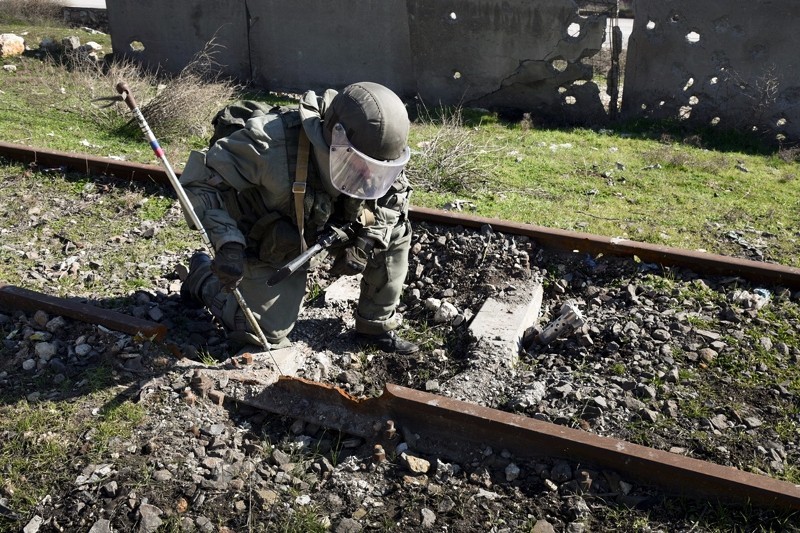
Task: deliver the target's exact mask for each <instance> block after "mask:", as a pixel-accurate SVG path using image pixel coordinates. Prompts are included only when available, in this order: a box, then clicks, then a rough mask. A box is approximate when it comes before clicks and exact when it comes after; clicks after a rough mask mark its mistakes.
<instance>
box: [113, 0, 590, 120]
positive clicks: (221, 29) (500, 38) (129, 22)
mask: <svg viewBox="0 0 800 533" xmlns="http://www.w3.org/2000/svg"><path fill="white" fill-rule="evenodd" d="M107 9H108V14H109V22H110V25H111V34H112V41H113V46H114V50H115V53H123V52H124V53H127V55H130V56H132V57H135V58H136V59H138V60H140V61H143V62H145V63H146V64H148V65H150V66H155V65H160V67H161V68H164V69H166V70H167V71H171V72H176V71H179V70H180V69H181V68H182V67H183V66H184V65H185V64H186V63H187V62H188V61H189V60H190V59H191V57H192V56H193V55H194V54H195V53H196V52H197V51H198V50H200V49H201V48H202V47H203V44H204V43H205V42H206V41H207V40H208V39H210V38H211V36H212V35H216V42H217V43H218V44H221V45H223V46H224V47H225V48H224V50H223V52H222V53H220V54H219V56H218V57H217V60H218V61H219V62H220V63H221V64H222V65H224V71H225V72H226V73H228V74H231V75H233V76H235V77H237V78H239V79H242V80H249V81H253V82H254V83H255V84H256V85H257V86H260V87H262V88H266V89H270V90H276V91H290V92H300V91H304V90H306V89H314V90H322V89H325V88H328V87H333V88H341V87H344V86H345V85H347V84H348V83H351V82H354V81H361V80H365V79H369V80H372V81H377V82H380V83H384V84H385V85H387V86H389V87H391V88H392V89H393V90H395V91H396V92H397V93H398V94H400V95H401V96H404V97H420V98H421V99H422V100H423V101H424V102H426V103H428V104H430V105H431V106H435V105H438V104H440V103H441V104H459V103H462V104H465V105H473V106H485V107H507V108H514V109H522V110H526V111H534V112H538V113H540V114H547V115H548V116H556V117H565V116H575V115H578V114H579V113H578V111H577V110H578V108H579V107H581V108H583V109H584V112H586V110H587V109H588V110H591V111H592V112H594V113H598V112H599V114H600V115H602V114H603V113H602V106H601V104H600V99H599V95H598V90H597V88H596V87H595V86H594V85H593V84H591V83H583V82H586V81H587V80H589V79H591V76H592V72H591V68H589V67H588V66H586V65H584V64H582V61H581V60H582V59H583V58H584V57H587V56H590V55H592V54H594V53H596V52H597V51H598V50H599V49H600V46H601V43H602V41H603V34H604V27H605V20H606V19H605V17H604V16H602V15H591V16H587V17H580V16H579V15H578V6H577V4H576V2H575V1H574V0H504V1H501V2H498V1H496V0H491V1H490V0H356V1H353V0H350V1H345V0H295V1H285V0H283V1H280V0H220V1H218V2H213V3H212V2H202V1H200V0H184V1H182V2H174V3H173V2H156V1H155V0H107ZM132 42H137V43H142V44H143V45H144V50H143V51H142V52H139V53H132V52H129V50H130V47H129V45H130V44H131V43H132ZM575 82H578V84H576V83H575ZM576 100H577V101H579V102H580V104H581V105H575V103H576Z"/></svg>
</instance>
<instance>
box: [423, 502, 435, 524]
mask: <svg viewBox="0 0 800 533" xmlns="http://www.w3.org/2000/svg"><path fill="white" fill-rule="evenodd" d="M434 523H436V514H435V513H434V512H433V511H431V510H430V509H428V508H427V507H423V508H422V527H423V528H424V529H430V528H432V527H433V524H434Z"/></svg>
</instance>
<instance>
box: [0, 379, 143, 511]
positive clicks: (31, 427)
mask: <svg viewBox="0 0 800 533" xmlns="http://www.w3.org/2000/svg"><path fill="white" fill-rule="evenodd" d="M109 395H110V394H109V392H108V391H104V392H96V393H93V394H88V395H86V396H83V397H81V398H80V399H79V400H78V401H58V402H50V401H46V402H38V403H29V402H27V401H25V400H19V401H17V402H15V403H10V404H2V405H0V435H2V436H3V438H0V472H2V473H3V483H4V493H5V494H6V495H8V496H9V502H8V506H9V507H10V508H12V509H14V510H15V511H16V512H17V513H19V514H21V515H23V516H24V515H25V514H27V513H28V512H29V511H30V510H31V509H32V508H33V506H35V505H36V504H37V503H38V502H39V501H41V499H42V498H43V497H44V496H45V495H47V494H48V493H49V492H50V491H51V490H54V487H57V486H60V485H63V484H68V483H72V482H73V481H74V478H75V475H76V474H75V472H74V471H73V470H72V462H71V461H70V460H69V458H70V457H73V456H74V455H75V453H76V452H77V451H78V449H79V448H81V447H82V446H85V445H86V444H87V443H88V446H89V449H88V450H87V453H88V455H87V457H88V458H89V459H90V460H101V459H104V458H106V459H107V453H108V452H109V447H110V443H111V442H112V441H114V440H115V439H124V438H127V437H129V436H130V435H131V433H132V431H133V428H135V427H136V426H137V425H138V424H140V423H141V422H142V421H143V420H144V417H145V414H144V408H143V407H141V406H139V405H137V404H133V403H131V402H128V401H122V402H111V403H109V404H106V406H105V407H104V408H102V409H101V410H100V411H99V413H97V414H92V409H93V406H94V405H97V404H98V403H103V402H105V401H107V399H108V397H109Z"/></svg>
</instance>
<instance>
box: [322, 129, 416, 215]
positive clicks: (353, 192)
mask: <svg viewBox="0 0 800 533" xmlns="http://www.w3.org/2000/svg"><path fill="white" fill-rule="evenodd" d="M410 157H411V150H410V149H409V148H408V146H406V147H405V148H404V149H403V152H402V153H401V154H400V157H398V158H397V159H395V160H393V161H379V160H377V159H372V158H371V157H369V156H368V155H366V154H364V153H361V152H359V151H358V150H356V149H355V147H354V146H353V145H352V144H350V141H349V140H348V139H347V133H345V130H344V127H343V126H342V125H341V124H336V125H335V126H334V127H333V131H332V132H331V148H330V170H331V183H332V184H333V186H334V187H335V188H336V189H337V190H338V191H340V192H342V193H344V194H346V195H348V196H352V197H353V198H359V199H361V200H374V199H376V198H380V197H381V196H383V195H384V194H386V191H388V190H389V187H391V186H392V183H394V180H396V179H397V176H399V175H400V173H401V172H402V171H403V169H404V168H405V166H406V163H408V160H409V158H410Z"/></svg>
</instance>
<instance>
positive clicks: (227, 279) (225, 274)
mask: <svg viewBox="0 0 800 533" xmlns="http://www.w3.org/2000/svg"><path fill="white" fill-rule="evenodd" d="M211 270H212V271H213V272H214V274H216V275H217V277H218V278H219V282H220V285H222V290H224V291H227V292H230V291H232V290H233V289H235V288H236V286H237V285H239V282H240V281H242V276H243V275H244V246H242V245H241V244H239V243H238V242H226V243H225V244H223V245H222V248H220V249H219V250H217V255H216V257H214V262H213V263H211Z"/></svg>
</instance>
